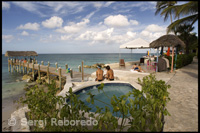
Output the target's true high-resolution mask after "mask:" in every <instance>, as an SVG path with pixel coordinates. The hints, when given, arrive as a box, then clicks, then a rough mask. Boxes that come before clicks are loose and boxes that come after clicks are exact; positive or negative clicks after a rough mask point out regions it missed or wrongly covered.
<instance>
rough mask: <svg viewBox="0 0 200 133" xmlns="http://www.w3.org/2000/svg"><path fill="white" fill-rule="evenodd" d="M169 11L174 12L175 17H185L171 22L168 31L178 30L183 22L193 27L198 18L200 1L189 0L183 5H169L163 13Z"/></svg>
mask: <svg viewBox="0 0 200 133" xmlns="http://www.w3.org/2000/svg"><path fill="white" fill-rule="evenodd" d="M169 11H173V12H174V14H175V18H179V17H181V16H184V17H183V18H181V19H178V20H176V21H174V22H173V23H171V24H170V25H169V26H168V27H167V33H169V32H171V31H174V30H176V29H177V28H178V27H179V26H180V25H181V24H186V25H190V26H191V27H192V26H193V24H194V23H195V22H197V20H198V1H189V2H187V3H185V4H182V5H175V6H171V7H168V8H166V9H165V10H163V11H162V13H161V14H166V13H168V12H169Z"/></svg>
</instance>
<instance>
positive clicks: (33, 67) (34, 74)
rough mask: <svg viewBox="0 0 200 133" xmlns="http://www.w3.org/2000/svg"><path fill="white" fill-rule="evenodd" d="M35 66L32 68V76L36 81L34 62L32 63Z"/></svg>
mask: <svg viewBox="0 0 200 133" xmlns="http://www.w3.org/2000/svg"><path fill="white" fill-rule="evenodd" d="M32 64H33V68H32V76H33V79H34V75H35V74H34V62H33V63H32Z"/></svg>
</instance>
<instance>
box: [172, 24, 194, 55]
mask: <svg viewBox="0 0 200 133" xmlns="http://www.w3.org/2000/svg"><path fill="white" fill-rule="evenodd" d="M193 29H194V27H191V26H190V25H186V24H184V25H180V26H179V27H178V28H177V30H176V31H175V32H176V33H177V35H178V37H179V38H180V39H181V40H182V41H183V42H184V43H185V45H186V54H189V49H190V48H191V47H192V46H193V45H196V44H195V43H196V41H197V40H198V39H197V37H196V34H194V33H191V31H193Z"/></svg>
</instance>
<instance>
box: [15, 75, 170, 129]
mask: <svg viewBox="0 0 200 133" xmlns="http://www.w3.org/2000/svg"><path fill="white" fill-rule="evenodd" d="M138 83H139V84H141V86H142V90H141V91H140V90H137V89H133V90H132V91H130V92H129V93H127V94H125V95H121V96H120V97H116V96H115V95H113V96H112V97H109V99H110V101H106V102H103V101H101V99H97V98H96V97H95V95H93V94H92V93H88V95H89V97H88V98H87V100H86V101H87V102H90V103H91V104H94V101H95V100H97V101H99V102H103V103H104V104H105V108H100V107H98V105H96V112H90V110H91V108H89V107H88V106H87V105H85V103H84V102H83V101H81V99H78V95H76V94H74V93H73V91H72V88H70V89H69V91H68V93H66V96H65V97H62V96H56V92H57V90H59V88H56V85H55V82H52V84H50V85H48V92H45V91H44V89H41V88H39V87H38V86H37V85H36V86H34V87H32V88H30V89H29V90H27V92H26V95H25V98H23V97H21V99H20V100H19V101H18V102H19V103H22V104H27V105H28V108H29V109H30V112H28V120H46V123H42V124H40V123H37V125H34V131H54V132H55V131H56V132H59V131H60V132H61V131H75V132H82V131H125V130H127V131H163V124H164V115H169V113H168V111H167V109H166V104H167V102H168V101H169V100H170V98H169V93H168V92H167V89H168V88H170V85H167V84H166V83H165V82H164V81H162V80H159V81H158V80H156V78H155V75H152V74H151V75H149V76H146V77H144V78H143V79H142V80H140V79H139V78H138ZM103 87H104V84H103V83H102V84H101V85H100V86H99V87H98V91H99V92H101V91H102V92H103V94H104V95H105V96H106V97H108V95H107V94H106V93H105V91H104V90H103ZM144 95H146V97H144ZM132 96H133V97H134V100H133V99H132V98H133V97H132ZM131 97H132V98H131ZM128 101H129V102H128ZM108 106H110V107H111V108H112V109H113V111H112V112H111V111H110V108H109V107H108ZM86 113H88V114H89V115H87V117H86V116H85V114H86ZM114 113H116V114H117V113H118V114H120V116H121V118H122V120H121V122H120V123H119V121H118V120H119V118H117V117H115V116H114V115H113V114H114ZM88 117H90V118H93V119H96V120H98V124H97V125H94V126H93V127H90V128H89V127H88V126H82V125H81V124H78V125H77V124H75V125H71V124H70V125H67V126H64V125H63V126H57V125H56V124H52V123H51V120H52V118H55V119H56V120H57V122H58V121H59V120H63V119H65V118H66V119H67V120H78V121H79V122H80V121H82V120H87V119H88ZM126 120H129V123H128V125H127V124H125V121H126ZM59 123H60V122H59ZM62 124H64V123H63V122H62V121H61V125H62Z"/></svg>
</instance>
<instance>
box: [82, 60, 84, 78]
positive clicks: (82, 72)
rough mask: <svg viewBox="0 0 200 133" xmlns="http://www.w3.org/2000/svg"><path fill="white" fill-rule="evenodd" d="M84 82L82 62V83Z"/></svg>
mask: <svg viewBox="0 0 200 133" xmlns="http://www.w3.org/2000/svg"><path fill="white" fill-rule="evenodd" d="M83 81H84V72H83V61H82V82H83Z"/></svg>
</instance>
